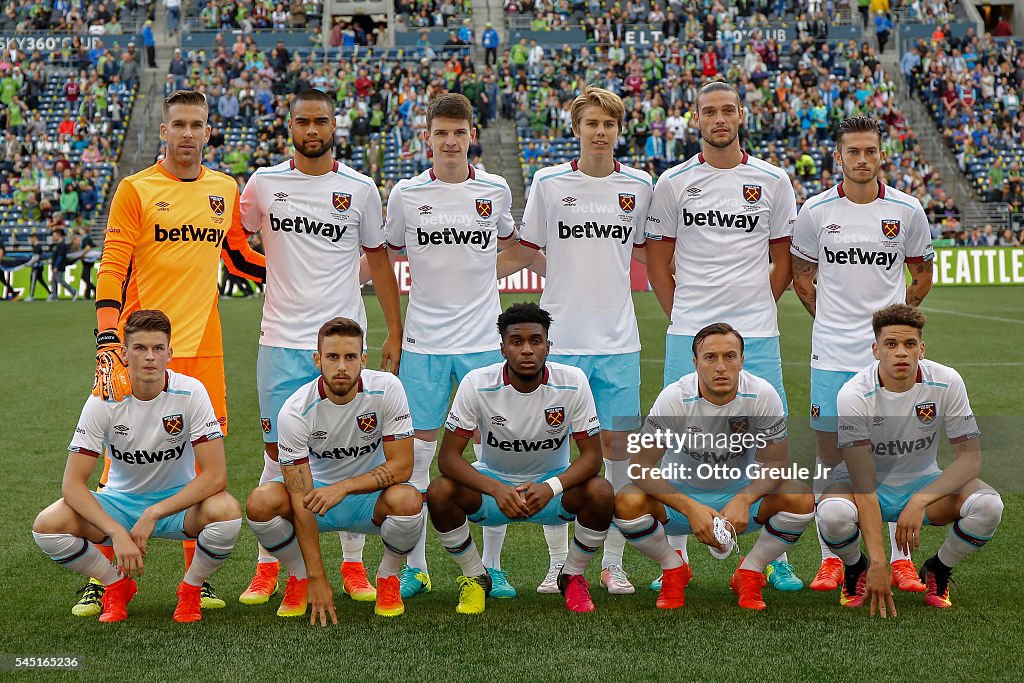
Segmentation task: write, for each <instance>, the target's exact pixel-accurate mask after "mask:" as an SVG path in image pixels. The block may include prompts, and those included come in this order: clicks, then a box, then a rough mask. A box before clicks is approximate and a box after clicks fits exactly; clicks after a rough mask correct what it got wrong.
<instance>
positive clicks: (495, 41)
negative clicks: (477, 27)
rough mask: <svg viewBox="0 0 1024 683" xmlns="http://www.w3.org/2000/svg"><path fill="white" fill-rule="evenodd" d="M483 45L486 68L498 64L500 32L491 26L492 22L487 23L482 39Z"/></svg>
mask: <svg viewBox="0 0 1024 683" xmlns="http://www.w3.org/2000/svg"><path fill="white" fill-rule="evenodd" d="M480 42H481V45H483V48H484V66H491V65H493V64H497V62H498V45H499V43H500V42H501V39H500V38H499V36H498V32H497V31H496V30H495V29H494V27H493V26H491V22H489V21H488V22H487V25H486V27H485V28H484V33H483V36H482V37H481V41H480Z"/></svg>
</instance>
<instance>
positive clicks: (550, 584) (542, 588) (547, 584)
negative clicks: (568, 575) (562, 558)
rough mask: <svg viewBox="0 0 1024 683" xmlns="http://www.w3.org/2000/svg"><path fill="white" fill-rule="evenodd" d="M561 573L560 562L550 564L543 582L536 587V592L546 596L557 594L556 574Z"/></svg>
mask: <svg viewBox="0 0 1024 683" xmlns="http://www.w3.org/2000/svg"><path fill="white" fill-rule="evenodd" d="M561 571H562V563H561V562H557V563H552V564H551V566H550V567H548V573H547V576H545V577H544V580H543V581H541V582H540V585H539V586H537V592H538V593H547V594H554V593H559V592H560V591H559V590H558V574H559V573H560V572H561Z"/></svg>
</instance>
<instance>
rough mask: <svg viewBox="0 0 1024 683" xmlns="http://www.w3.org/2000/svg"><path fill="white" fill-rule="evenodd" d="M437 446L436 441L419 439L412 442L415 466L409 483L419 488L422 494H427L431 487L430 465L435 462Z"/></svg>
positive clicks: (413, 465)
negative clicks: (428, 488)
mask: <svg viewBox="0 0 1024 683" xmlns="http://www.w3.org/2000/svg"><path fill="white" fill-rule="evenodd" d="M436 446H437V442H436V441H424V440H423V439H417V438H413V440H412V456H413V464H412V476H411V477H409V483H410V484H412V485H413V486H415V487H416V488H418V489H419V490H420V493H423V492H425V491H426V490H427V487H428V486H430V465H431V463H433V462H434V448H435V447H436Z"/></svg>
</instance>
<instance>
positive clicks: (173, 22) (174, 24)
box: [164, 0, 181, 36]
mask: <svg viewBox="0 0 1024 683" xmlns="http://www.w3.org/2000/svg"><path fill="white" fill-rule="evenodd" d="M164 7H166V8H167V34H168V35H172V36H173V35H174V34H175V33H177V32H178V22H179V21H180V19H181V0H164Z"/></svg>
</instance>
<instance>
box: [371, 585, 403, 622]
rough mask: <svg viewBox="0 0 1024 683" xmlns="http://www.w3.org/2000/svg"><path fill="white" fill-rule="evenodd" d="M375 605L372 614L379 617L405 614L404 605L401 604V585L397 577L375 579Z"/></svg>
mask: <svg viewBox="0 0 1024 683" xmlns="http://www.w3.org/2000/svg"><path fill="white" fill-rule="evenodd" d="M376 593H377V605H376V606H375V607H374V608H373V612H374V614H376V615H377V616H379V617H397V616H400V615H402V614H405V603H403V602H402V584H401V582H400V581H399V580H398V577H397V576H389V577H387V578H383V579H382V578H380V577H379V576H378V577H377V591H376Z"/></svg>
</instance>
